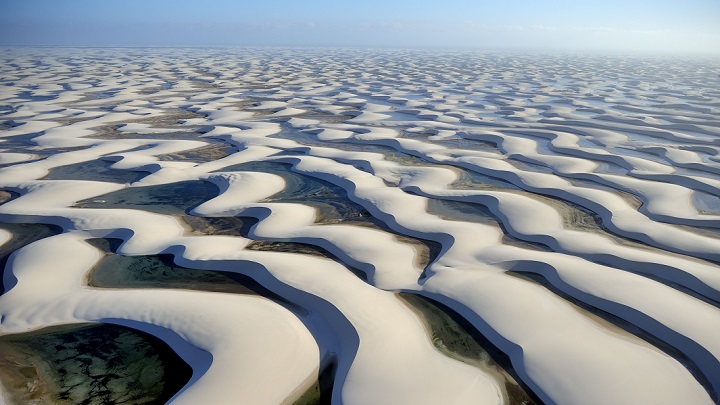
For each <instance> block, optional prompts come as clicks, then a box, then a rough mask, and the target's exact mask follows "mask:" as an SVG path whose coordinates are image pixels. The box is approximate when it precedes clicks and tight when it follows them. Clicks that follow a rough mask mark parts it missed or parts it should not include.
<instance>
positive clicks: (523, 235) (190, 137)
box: [0, 49, 720, 404]
mask: <svg viewBox="0 0 720 405" xmlns="http://www.w3.org/2000/svg"><path fill="white" fill-rule="evenodd" d="M14 52H17V54H15V53H14ZM63 52H66V53H63ZM96 57H100V58H102V60H103V66H110V67H112V68H113V69H114V71H115V72H116V73H117V74H111V75H107V74H105V73H104V72H105V69H104V68H102V69H101V68H100V67H99V65H98V64H97V62H96V61H94V59H93V58H96ZM128 58H131V59H132V60H133V62H134V63H133V64H128V63H127V60H128ZM0 59H3V61H4V62H7V61H10V60H12V61H14V64H10V63H4V64H2V65H0V66H2V67H0V72H2V74H1V75H0V83H1V84H3V86H0V88H2V90H0V192H2V193H3V194H2V203H1V204H0V220H1V221H2V222H3V223H15V224H46V225H53V226H58V227H60V229H61V231H62V232H60V231H58V232H57V233H58V234H57V235H55V236H50V237H46V238H43V239H40V240H37V241H35V242H32V243H29V244H27V242H26V243H25V244H26V246H24V247H20V248H17V247H15V246H16V245H15V244H13V243H16V244H19V245H20V246H22V243H21V242H22V240H23V237H24V236H23V235H22V234H20V233H19V231H18V229H22V228H19V225H18V226H16V227H15V228H12V229H13V230H14V231H10V230H5V229H4V228H2V229H0V243H1V244H0V247H2V246H6V247H7V246H13V249H12V250H10V251H8V252H7V253H6V254H7V256H4V258H3V260H6V261H7V264H6V265H5V271H4V274H3V286H4V288H5V293H4V294H3V295H2V296H0V315H1V316H2V318H1V319H2V320H1V321H0V338H1V337H2V336H12V335H15V334H20V333H22V332H27V331H33V330H39V329H41V328H44V327H47V326H51V325H63V324H76V323H82V322H101V323H112V324H119V325H125V326H129V327H131V328H135V329H139V330H143V331H146V332H148V333H150V334H153V335H156V336H157V337H159V338H161V339H162V340H164V341H165V342H166V343H168V344H169V345H170V347H171V348H172V349H173V350H174V351H175V352H176V353H177V354H178V355H179V356H180V357H181V358H182V359H183V360H184V361H185V362H187V363H188V364H189V365H190V366H191V367H192V368H193V377H192V378H191V380H190V381H189V382H188V383H187V384H186V386H185V388H183V389H182V390H181V391H180V392H178V393H177V394H176V395H175V396H174V397H173V399H172V402H173V403H198V402H208V401H209V402H212V403H235V402H237V401H240V400H241V401H243V402H248V403H268V404H270V403H293V402H294V401H296V400H299V399H301V398H302V399H303V401H305V400H308V399H307V398H308V395H310V394H308V393H312V392H313V389H316V391H318V393H317V395H330V396H331V397H332V401H333V403H348V404H351V403H352V404H354V403H357V404H361V403H362V404H365V403H373V404H391V403H392V404H397V403H412V404H438V403H453V404H455V403H457V404H460V403H483V404H503V403H524V402H523V401H531V402H542V403H556V404H579V403H583V404H610V403H612V404H639V403H652V404H678V403H693V404H706V403H707V404H710V403H717V402H718V398H719V396H718V393H719V392H720V377H719V376H720V230H718V228H720V177H718V176H719V175H720V161H719V160H718V155H719V154H720V149H719V148H720V141H719V139H720V122H719V121H718V120H717V118H716V117H717V115H718V113H720V92H718V91H717V90H716V89H717V88H718V86H719V85H720V82H718V78H717V75H714V74H713V73H712V68H711V67H712V64H711V62H707V61H693V62H692V63H690V62H688V63H685V62H684V61H681V60H659V59H650V58H648V59H643V58H631V59H627V60H620V59H609V60H608V61H603V60H602V59H601V58H600V57H586V58H580V57H577V58H573V57H570V56H563V57H550V56H548V55H522V54H508V55H499V54H497V55H496V54H468V53H462V52H424V51H401V50H395V51H389V50H388V51H370V50H362V51H361V50H331V49H328V50H303V51H302V52H300V51H294V50H262V49H235V50H221V49H216V50H199V49H164V50H144V51H141V50H132V49H118V50H113V52H109V53H108V52H103V51H101V50H95V49H71V50H64V51H62V52H61V51H60V50H25V51H23V52H20V51H19V50H10V51H8V52H7V53H6V54H5V55H3V56H2V57H0ZM47 61H52V62H53V63H51V64H49V63H46V62H47ZM388 61H391V63H389V64H388ZM19 62H22V63H21V65H22V66H23V68H22V69H20V68H18V67H17V66H20V65H18V64H17V63H19ZM601 62H602V66H603V68H602V69H600V68H599V67H598V66H599V65H597V64H598V63H601ZM621 62H622V63H621ZM0 225H1V224H0ZM8 229H11V228H8ZM13 232H15V233H13ZM98 238H109V239H107V240H117V241H118V244H117V246H115V247H114V250H113V251H112V252H110V253H108V252H102V251H101V250H99V249H98V247H97V246H95V245H94V244H93V243H94V242H93V240H97V239H98ZM18 247H19V246H18ZM13 250H14V253H12V254H10V253H11V252H12V251H13ZM113 255H115V256H117V255H121V256H127V257H141V256H148V257H170V258H171V259H169V260H171V261H172V262H173V263H174V264H175V265H178V266H183V268H187V269H192V270H191V271H192V272H196V273H197V274H211V273H212V274H220V273H218V272H222V274H230V275H237V276H238V277H240V276H242V277H244V278H242V280H252V281H253V283H257V285H259V286H261V287H262V289H263V290H262V291H266V292H263V293H257V294H255V295H253V294H238V293H233V292H229V291H225V290H218V289H217V288H219V287H217V286H215V287H214V288H216V289H214V290H213V289H209V288H200V287H198V285H196V284H197V283H195V284H193V283H192V282H190V281H182V279H181V278H177V279H172V283H170V281H167V283H168V284H167V286H164V285H162V284H154V285H152V286H151V288H139V287H138V288H129V287H127V286H122V285H118V286H104V287H98V286H95V285H94V284H93V282H92V278H93V274H94V273H93V271H94V269H95V268H98V267H97V266H98V263H101V262H102V261H103V260H105V259H106V257H108V256H113ZM167 255H169V256H167ZM151 270H152V269H148V271H151ZM117 271H118V272H119V273H118V274H126V275H127V277H132V274H131V273H130V272H129V269H125V268H119V269H117ZM207 272H211V273H207ZM164 277H165V276H164ZM166 277H170V278H172V277H179V276H178V275H172V274H170V275H167V276H166ZM167 280H171V279H167ZM237 280H240V278H238V279H237ZM238 282H240V281H238ZM183 283H184V284H183ZM245 287H247V288H249V289H252V288H250V286H245ZM226 288H227V286H226ZM258 288H259V287H258ZM399 293H402V294H399ZM403 294H412V295H415V296H420V297H424V299H428V300H429V301H427V302H428V305H436V308H437V311H438V313H443V312H444V313H446V315H445V316H449V317H450V318H452V319H456V320H458V321H459V322H461V323H462V325H465V326H464V327H463V328H465V329H462V332H459V331H458V330H459V329H458V330H455V329H453V332H452V333H450V334H448V333H449V332H448V331H447V328H449V327H448V326H447V324H441V323H440V321H439V320H438V319H439V318H432V317H428V315H427V313H425V312H423V311H422V310H421V309H419V307H417V306H413V305H412V304H411V302H413V301H407V300H404V299H402V298H401V297H402V296H403ZM422 302H425V301H422ZM433 303H435V304H433ZM453 317H454V318H453ZM442 325H445V326H442ZM443 328H446V329H445V330H443ZM453 339H456V340H453ZM458 339H459V341H461V340H462V339H475V340H476V341H477V342H479V343H477V344H479V345H481V346H483V347H484V350H487V353H491V354H490V355H488V354H487V353H486V352H482V353H481V352H473V353H468V352H467V350H468V349H462V347H460V348H458V345H459V344H458V343H457V341H458ZM466 347H467V346H466ZM463 350H465V351H463ZM483 356H484V357H483ZM490 357H492V359H490ZM326 370H331V371H330V380H331V381H332V389H331V390H329V391H327V392H325V391H323V392H322V393H320V391H321V389H320V388H317V387H316V385H315V384H316V380H318V376H320V383H319V386H320V387H323V386H326V385H327V384H326V380H324V378H326V377H323V376H325V375H326ZM313 387H316V388H313ZM4 389H5V390H7V389H8V388H7V387H4ZM303 403H306V402H303Z"/></svg>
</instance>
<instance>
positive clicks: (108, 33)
mask: <svg viewBox="0 0 720 405" xmlns="http://www.w3.org/2000/svg"><path fill="white" fill-rule="evenodd" d="M0 45H2V46H5V45H42V46H303V47H325V46H331V47H390V48H417V47H419V48H472V49H509V50H565V51H614V52H642V53H681V54H685V53H688V54H711V55H718V56H720V0H624V1H618V0H604V1H595V0H573V1H569V0H515V1H513V0H495V1H484V0H474V1H473V0H444V1H442V2H440V1H429V0H426V1H421V0H415V1H410V0H396V1H393V0H382V1H381V0H356V1H347V0H334V1H331V0H274V1H273V0H265V1H259V0H256V1H249V0H235V1H233V0H203V1H198V0H193V1H189V0H62V1H60V0H0Z"/></svg>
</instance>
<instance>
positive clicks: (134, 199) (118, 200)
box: [75, 181, 218, 215]
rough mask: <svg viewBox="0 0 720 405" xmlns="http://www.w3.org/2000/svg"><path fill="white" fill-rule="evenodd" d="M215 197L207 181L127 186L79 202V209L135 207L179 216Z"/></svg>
mask: <svg viewBox="0 0 720 405" xmlns="http://www.w3.org/2000/svg"><path fill="white" fill-rule="evenodd" d="M217 195H218V188H217V186H215V185H214V184H212V183H210V182H207V181H180V182H177V183H170V184H162V185H158V186H144V187H127V188H124V189H122V190H118V191H114V192H112V193H108V194H103V195H101V196H97V197H92V198H89V199H86V200H81V201H78V202H77V203H76V204H75V207H80V208H134V209H140V210H144V211H150V212H155V213H158V214H165V215H182V214H184V213H186V212H187V211H189V210H190V209H191V208H193V207H195V206H197V205H199V204H201V203H203V202H205V201H207V200H209V199H211V198H214V197H216V196H217Z"/></svg>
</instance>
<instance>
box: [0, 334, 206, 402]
mask: <svg viewBox="0 0 720 405" xmlns="http://www.w3.org/2000/svg"><path fill="white" fill-rule="evenodd" d="M191 376H192V369H191V368H190V366H188V365H187V364H186V363H185V362H184V361H182V359H180V357H179V356H178V355H177V354H176V353H175V352H173V350H172V349H171V348H170V347H169V346H168V345H166V344H165V343H164V342H162V341H161V340H160V339H158V338H156V337H154V336H152V335H149V334H147V333H144V332H141V331H137V330H134V329H130V328H127V327H123V326H117V325H108V324H78V325H65V326H55V327H49V328H44V329H41V330H39V331H34V332H29V333H21V334H15V335H6V336H2V337H0V378H1V379H2V383H3V386H4V387H5V390H6V391H7V393H6V394H8V395H9V396H10V398H9V399H10V400H11V401H13V402H14V403H17V404H79V405H96V404H97V405H101V404H102V405H104V404H128V405H129V404H164V403H166V402H167V401H168V400H169V399H170V398H172V397H173V395H175V394H176V393H177V392H178V391H179V390H180V389H182V387H183V386H184V385H185V384H186V383H187V382H188V381H189V380H190V377H191Z"/></svg>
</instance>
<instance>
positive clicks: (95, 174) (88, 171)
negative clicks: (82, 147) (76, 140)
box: [42, 160, 148, 184]
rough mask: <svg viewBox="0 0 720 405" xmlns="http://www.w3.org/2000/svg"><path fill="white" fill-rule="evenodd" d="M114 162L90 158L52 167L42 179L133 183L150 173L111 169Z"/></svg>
mask: <svg viewBox="0 0 720 405" xmlns="http://www.w3.org/2000/svg"><path fill="white" fill-rule="evenodd" d="M111 164H112V162H106V161H103V160H90V161H87V162H80V163H74V164H71V165H66V166H58V167H55V168H53V169H50V172H49V173H48V175H47V176H45V177H43V178H42V180H92V181H105V182H110V183H120V184H124V183H132V182H134V181H138V180H140V179H142V178H143V177H145V176H146V175H147V174H148V173H146V172H136V171H132V170H119V169H111V168H110V167H109V166H110V165H111Z"/></svg>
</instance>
